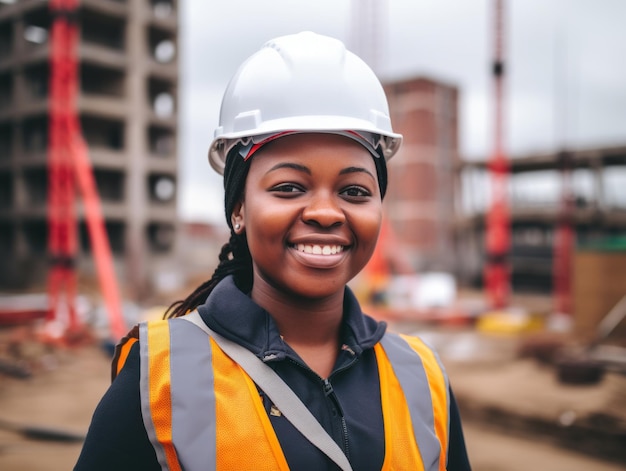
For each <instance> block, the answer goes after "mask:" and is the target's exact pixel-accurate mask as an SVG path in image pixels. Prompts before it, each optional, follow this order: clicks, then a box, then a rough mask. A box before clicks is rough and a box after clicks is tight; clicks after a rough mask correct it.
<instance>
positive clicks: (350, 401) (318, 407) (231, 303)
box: [75, 277, 470, 471]
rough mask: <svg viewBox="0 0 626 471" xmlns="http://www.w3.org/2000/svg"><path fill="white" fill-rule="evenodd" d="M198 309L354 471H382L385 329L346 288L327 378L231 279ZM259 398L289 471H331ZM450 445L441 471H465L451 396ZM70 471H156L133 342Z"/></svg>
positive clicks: (461, 443) (467, 465) (455, 409)
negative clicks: (265, 369)
mask: <svg viewBox="0 0 626 471" xmlns="http://www.w3.org/2000/svg"><path fill="white" fill-rule="evenodd" d="M198 311H199V312H200V315H201V316H202V319H203V320H204V321H205V322H206V324H207V325H208V326H209V327H210V328H211V329H212V330H214V331H216V332H218V333H219V334H221V335H223V336H224V337H227V338H229V339H231V340H233V341H236V342H238V343H239V344H242V345H243V346H245V347H246V348H248V349H249V350H251V351H252V352H254V353H255V354H257V356H259V357H260V358H262V359H264V360H265V362H266V363H268V364H270V365H271V366H272V368H274V370H275V371H276V372H277V373H278V374H279V376H280V377H281V378H282V379H283V380H284V381H285V382H286V383H287V384H288V385H289V386H290V387H291V388H292V389H293V390H294V391H295V393H296V394H297V395H298V396H299V397H306V401H305V402H306V403H307V405H308V406H309V408H310V409H311V412H312V413H313V415H314V416H315V417H316V418H317V419H318V420H319V422H320V423H321V424H322V425H323V427H324V428H325V429H326V431H327V432H328V433H330V435H331V436H332V437H333V438H334V439H335V441H336V442H337V444H338V445H339V446H340V447H341V448H342V449H343V450H344V452H345V453H346V455H347V456H348V457H349V459H350V462H351V463H352V467H353V469H355V471H361V470H364V471H365V470H379V469H380V468H381V466H382V463H383V459H384V453H385V450H384V445H385V444H384V431H383V418H382V412H381V399H380V388H379V382H378V368H377V364H376V358H375V355H374V350H373V346H374V345H375V344H376V343H377V342H378V341H379V340H380V339H381V337H382V336H383V334H384V332H385V329H386V324H385V323H384V322H377V321H375V320H374V319H372V318H370V317H368V316H366V315H364V314H363V313H362V312H361V309H360V307H359V304H358V302H357V300H356V299H355V297H354V295H353V294H352V292H351V291H350V290H349V289H348V288H346V292H345V300H344V322H343V326H342V332H341V339H342V342H343V347H342V350H341V352H340V354H339V357H338V358H337V362H336V364H335V368H334V370H333V372H332V373H331V375H330V376H329V377H328V378H327V380H324V379H322V378H320V377H319V376H318V375H317V374H316V373H315V372H313V371H312V370H311V369H310V368H308V367H307V366H306V365H305V364H304V362H303V361H302V360H301V359H300V358H299V356H298V355H297V354H296V353H295V352H294V351H293V350H292V349H291V348H290V347H289V346H288V345H287V344H286V343H285V342H284V341H283V340H282V338H281V336H280V334H279V333H278V330H277V328H276V325H275V323H274V322H273V320H272V318H271V316H270V315H269V314H268V313H267V312H266V311H264V310H263V309H262V308H260V307H259V306H258V305H256V304H255V303H254V302H253V301H252V300H251V299H250V298H249V297H248V296H247V295H245V294H244V293H242V292H241V291H239V289H238V288H237V287H236V286H235V284H234V282H233V280H232V278H230V277H229V278H226V279H225V280H223V281H222V282H220V283H219V285H218V286H217V287H216V288H215V290H214V291H213V292H212V293H211V295H210V296H209V298H208V300H207V302H206V303H205V304H204V305H203V306H200V307H199V308H198ZM364 392H367V393H364ZM260 394H261V396H262V397H263V400H264V404H265V407H266V410H267V411H268V414H269V417H270V420H271V422H272V425H273V427H274V429H275V431H276V434H277V436H278V439H279V441H280V443H281V446H282V448H283V451H284V453H285V458H286V459H287V462H288V464H289V467H290V469H293V470H311V471H321V470H334V469H337V467H336V466H335V465H334V464H333V463H332V462H330V461H329V459H328V458H326V457H325V456H324V455H323V454H322V453H321V452H320V451H319V450H317V448H315V447H314V446H313V445H311V444H310V443H309V442H308V441H307V440H306V439H305V438H304V437H303V436H302V435H301V434H300V433H299V432H298V431H297V430H296V429H295V428H294V427H293V426H292V425H291V424H290V423H289V422H288V421H287V420H286V419H285V418H284V417H283V416H281V415H274V414H271V413H270V408H271V402H270V401H269V400H268V399H267V398H266V397H265V396H264V395H263V393H262V392H260ZM242 426H245V424H242ZM449 440H450V441H449V453H448V469H449V470H455V471H456V470H458V471H464V470H469V469H470V466H469V463H468V458H467V453H466V449H465V442H464V438H463V432H462V428H461V421H460V418H459V413H458V409H457V406H456V402H455V400H454V396H453V395H452V391H450V439H449ZM242 452H245V444H242ZM75 470H77V471H83V470H85V471H87V470H89V471H99V470H107V471H109V470H116V471H123V470H146V471H150V470H155V471H156V470H160V466H159V464H158V462H157V459H156V454H155V452H154V449H153V448H152V445H151V443H150V441H149V440H148V436H147V434H146V430H145V428H144V425H143V421H142V417H141V405H140V395H139V346H138V343H135V345H134V346H133V347H132V349H131V352H130V354H129V356H128V359H127V360H126V363H125V366H124V368H123V369H122V371H121V372H120V374H119V375H118V376H117V378H116V379H115V380H114V381H113V383H112V384H111V386H110V388H109V390H108V391H107V392H106V394H105V395H104V397H103V398H102V400H101V402H100V404H99V405H98V407H97V408H96V411H95V413H94V416H93V420H92V423H91V426H90V428H89V432H88V434H87V438H86V441H85V444H84V446H83V450H82V452H81V455H80V458H79V460H78V463H77V465H76V467H75Z"/></svg>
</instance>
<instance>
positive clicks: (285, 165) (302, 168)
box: [267, 162, 376, 180]
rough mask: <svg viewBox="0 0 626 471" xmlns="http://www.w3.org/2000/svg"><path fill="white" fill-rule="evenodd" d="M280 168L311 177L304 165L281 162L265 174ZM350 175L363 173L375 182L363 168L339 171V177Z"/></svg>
mask: <svg viewBox="0 0 626 471" xmlns="http://www.w3.org/2000/svg"><path fill="white" fill-rule="evenodd" d="M281 168H291V169H294V170H298V171H300V172H303V173H306V174H307V175H311V170H310V169H309V168H308V167H306V166H304V165H300V164H296V163H294V162H281V163H279V164H276V165H274V166H273V167H272V168H270V169H269V170H268V171H267V173H270V172H273V171H275V170H279V169H281ZM350 173H365V174H367V175H369V176H370V177H372V179H373V180H376V177H375V176H374V175H373V174H372V172H370V171H369V170H367V169H366V168H363V167H346V168H344V169H341V170H340V171H339V175H347V174H350Z"/></svg>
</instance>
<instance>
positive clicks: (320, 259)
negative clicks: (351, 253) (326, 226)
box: [290, 242, 348, 269]
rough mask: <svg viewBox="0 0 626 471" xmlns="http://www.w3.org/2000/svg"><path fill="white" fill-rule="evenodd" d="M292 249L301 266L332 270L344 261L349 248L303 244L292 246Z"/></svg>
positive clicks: (335, 245) (336, 245) (322, 244)
mask: <svg viewBox="0 0 626 471" xmlns="http://www.w3.org/2000/svg"><path fill="white" fill-rule="evenodd" d="M290 248H291V249H292V251H293V252H292V253H293V254H294V256H295V258H296V259H297V260H298V261H299V262H300V263H301V264H303V265H305V266H307V267H310V268H315V269H330V268H334V267H336V266H338V265H339V264H340V263H341V262H342V261H343V260H344V258H345V256H346V253H347V251H346V249H347V248H348V247H347V246H345V245H341V244H337V243H334V244H331V243H325V244H324V243H304V242H302V243H297V244H290Z"/></svg>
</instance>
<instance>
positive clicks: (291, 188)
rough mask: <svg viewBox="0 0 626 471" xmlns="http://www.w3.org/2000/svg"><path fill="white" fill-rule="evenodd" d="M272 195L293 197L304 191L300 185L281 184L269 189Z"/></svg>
mask: <svg viewBox="0 0 626 471" xmlns="http://www.w3.org/2000/svg"><path fill="white" fill-rule="evenodd" d="M270 192H272V193H279V194H285V196H292V195H293V196H295V195H297V194H300V193H304V189H303V188H302V187H301V186H300V185H296V184H295V183H281V184H279V185H276V186H273V187H272V188H271V189H270Z"/></svg>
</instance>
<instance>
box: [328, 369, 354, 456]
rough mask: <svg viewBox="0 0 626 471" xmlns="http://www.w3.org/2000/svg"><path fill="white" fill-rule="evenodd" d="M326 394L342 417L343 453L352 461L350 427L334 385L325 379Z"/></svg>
mask: <svg viewBox="0 0 626 471" xmlns="http://www.w3.org/2000/svg"><path fill="white" fill-rule="evenodd" d="M323 381H324V394H325V395H326V397H329V398H330V400H331V401H333V404H335V408H336V409H337V411H338V412H339V417H341V434H342V438H343V440H342V443H343V452H344V453H345V455H346V458H348V460H350V448H349V442H348V426H347V424H346V418H345V416H344V414H343V409H342V408H341V404H340V403H339V398H338V397H337V395H336V394H335V390H334V389H333V385H332V384H330V381H329V380H328V379H324V380H323Z"/></svg>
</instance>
